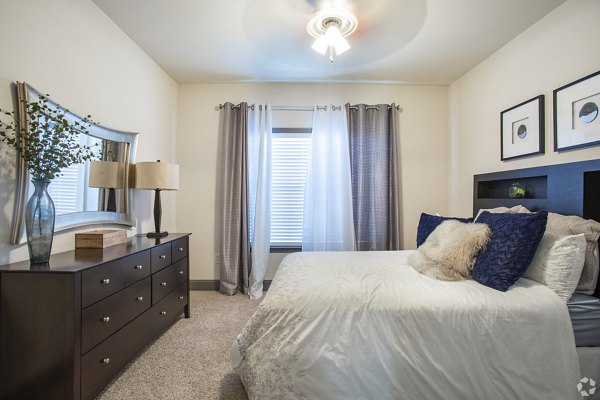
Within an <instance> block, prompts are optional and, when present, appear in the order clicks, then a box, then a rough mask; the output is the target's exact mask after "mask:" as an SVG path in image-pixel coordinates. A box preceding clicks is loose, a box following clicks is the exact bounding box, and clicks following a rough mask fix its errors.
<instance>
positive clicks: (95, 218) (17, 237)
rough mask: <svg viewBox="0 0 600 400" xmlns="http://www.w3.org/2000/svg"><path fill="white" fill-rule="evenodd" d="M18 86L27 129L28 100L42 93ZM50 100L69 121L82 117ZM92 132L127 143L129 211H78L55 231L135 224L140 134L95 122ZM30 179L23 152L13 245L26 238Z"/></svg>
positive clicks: (58, 218) (65, 217) (20, 113)
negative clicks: (133, 176)
mask: <svg viewBox="0 0 600 400" xmlns="http://www.w3.org/2000/svg"><path fill="white" fill-rule="evenodd" d="M16 89H17V104H18V106H17V107H18V116H19V128H20V129H21V130H26V129H27V112H26V106H25V102H27V101H28V100H29V99H37V98H38V96H40V94H41V93H40V92H39V91H37V90H36V89H34V88H33V87H31V86H30V85H28V84H27V83H25V82H17V87H16ZM48 103H49V104H51V105H52V106H54V107H57V108H61V109H62V110H65V111H66V115H65V117H66V118H67V120H69V122H74V121H81V120H82V118H81V117H80V116H78V115H77V114H74V113H72V112H70V111H68V110H67V109H65V108H63V107H62V106H60V105H59V104H57V103H55V102H53V101H52V100H50V101H49V102H48ZM89 134H90V135H91V136H94V137H97V138H100V139H106V140H112V141H114V142H121V143H125V144H126V146H127V147H126V151H125V158H126V159H125V160H124V162H125V165H126V168H125V170H124V173H123V187H124V188H127V189H126V190H127V195H126V196H124V205H125V212H124V213H118V212H111V211H81V212H76V213H69V214H63V215H57V216H56V222H55V225H54V232H60V231H64V230H67V229H71V228H77V227H81V226H86V225H96V224H111V225H124V226H127V227H132V226H135V220H134V217H133V188H132V187H131V185H130V184H129V181H130V176H131V166H132V165H133V164H134V163H135V154H136V149H137V140H138V135H139V133H138V132H125V131H118V130H115V129H110V128H107V127H105V126H102V125H98V124H94V125H92V126H91V127H90V128H89ZM127 148H128V149H127ZM127 150H128V151H127ZM29 180H30V178H29V172H28V171H27V167H26V165H25V161H24V160H23V159H22V158H21V157H19V155H17V168H16V182H15V186H16V193H15V205H14V208H13V219H12V227H11V234H10V243H11V244H19V243H23V242H24V241H25V240H24V234H23V231H24V225H25V224H24V223H23V221H24V213H25V206H26V205H27V201H28V200H29V199H28V187H29Z"/></svg>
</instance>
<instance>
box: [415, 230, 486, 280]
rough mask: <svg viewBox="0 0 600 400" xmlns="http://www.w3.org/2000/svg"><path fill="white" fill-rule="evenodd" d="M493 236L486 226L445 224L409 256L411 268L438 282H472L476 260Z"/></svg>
mask: <svg viewBox="0 0 600 400" xmlns="http://www.w3.org/2000/svg"><path fill="white" fill-rule="evenodd" d="M490 235H491V233H490V228H489V227H488V226H487V225H486V224H478V223H464V222H460V221H457V220H453V219H449V220H446V221H444V222H442V223H441V224H439V225H438V226H437V227H436V228H435V229H434V230H433V232H431V234H430V235H429V236H428V237H427V240H425V242H424V243H423V244H422V245H421V246H419V248H418V249H417V250H416V251H415V252H414V253H412V254H411V255H410V257H409V258H408V264H409V265H410V266H412V267H413V268H414V269H416V270H417V271H419V272H420V273H422V274H424V275H427V276H430V277H432V278H435V279H440V280H444V281H459V280H463V279H471V269H473V264H474V262H475V257H476V256H477V254H478V253H479V251H481V250H482V249H483V248H485V246H487V243H488V241H489V239H490Z"/></svg>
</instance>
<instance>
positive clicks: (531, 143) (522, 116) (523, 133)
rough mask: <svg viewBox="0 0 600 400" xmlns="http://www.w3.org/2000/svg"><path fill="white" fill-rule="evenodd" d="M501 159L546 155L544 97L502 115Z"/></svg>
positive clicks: (522, 104)
mask: <svg viewBox="0 0 600 400" xmlns="http://www.w3.org/2000/svg"><path fill="white" fill-rule="evenodd" d="M500 135H501V149H500V159H501V160H502V161H504V160H510V159H513V158H518V157H525V156H530V155H533V154H542V153H544V95H540V96H537V97H534V98H533V99H530V100H527V101H525V102H523V103H521V104H518V105H516V106H514V107H511V108H509V109H507V110H504V111H502V112H501V113H500Z"/></svg>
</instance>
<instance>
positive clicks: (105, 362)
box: [102, 357, 110, 364]
mask: <svg viewBox="0 0 600 400" xmlns="http://www.w3.org/2000/svg"><path fill="white" fill-rule="evenodd" d="M109 362H110V358H108V357H107V358H103V359H102V364H108V363H109Z"/></svg>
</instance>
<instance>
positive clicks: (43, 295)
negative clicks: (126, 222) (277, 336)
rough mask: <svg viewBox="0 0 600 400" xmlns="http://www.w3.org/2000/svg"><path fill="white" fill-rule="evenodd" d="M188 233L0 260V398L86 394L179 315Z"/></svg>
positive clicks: (184, 309) (184, 295) (183, 309)
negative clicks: (42, 261)
mask: <svg viewBox="0 0 600 400" xmlns="http://www.w3.org/2000/svg"><path fill="white" fill-rule="evenodd" d="M188 236H189V234H169V235H168V236H167V237H164V238H161V239H149V238H146V237H145V236H143V237H139V236H138V237H133V238H130V239H128V241H127V244H122V245H116V246H112V247H107V248H105V249H76V250H73V251H67V252H64V253H58V254H55V255H52V257H51V259H50V262H49V263H48V264H47V265H42V266H39V265H37V266H30V264H29V262H28V261H24V262H19V263H13V264H8V265H4V266H0V399H3V400H4V399H45V400H46V399H60V400H65V399H93V398H94V397H95V396H96V395H97V394H98V393H100V392H101V391H102V389H103V388H104V387H105V386H106V384H107V383H109V382H110V381H111V379H112V378H113V377H114V376H115V375H116V374H117V373H118V372H119V371H120V370H121V369H122V368H123V366H125V364H127V362H128V361H130V360H131V359H132V358H133V357H134V356H135V355H136V354H137V353H138V352H139V351H140V350H141V349H142V348H143V347H144V346H145V345H147V344H148V343H149V342H150V341H152V340H153V339H154V338H156V337H157V336H158V335H160V334H161V333H162V332H163V331H165V330H166V329H167V328H168V327H169V326H171V324H172V323H173V322H174V321H175V320H176V319H177V318H179V317H180V315H181V314H184V315H185V317H186V318H189V315H190V314H189V258H188V243H189V241H188Z"/></svg>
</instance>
